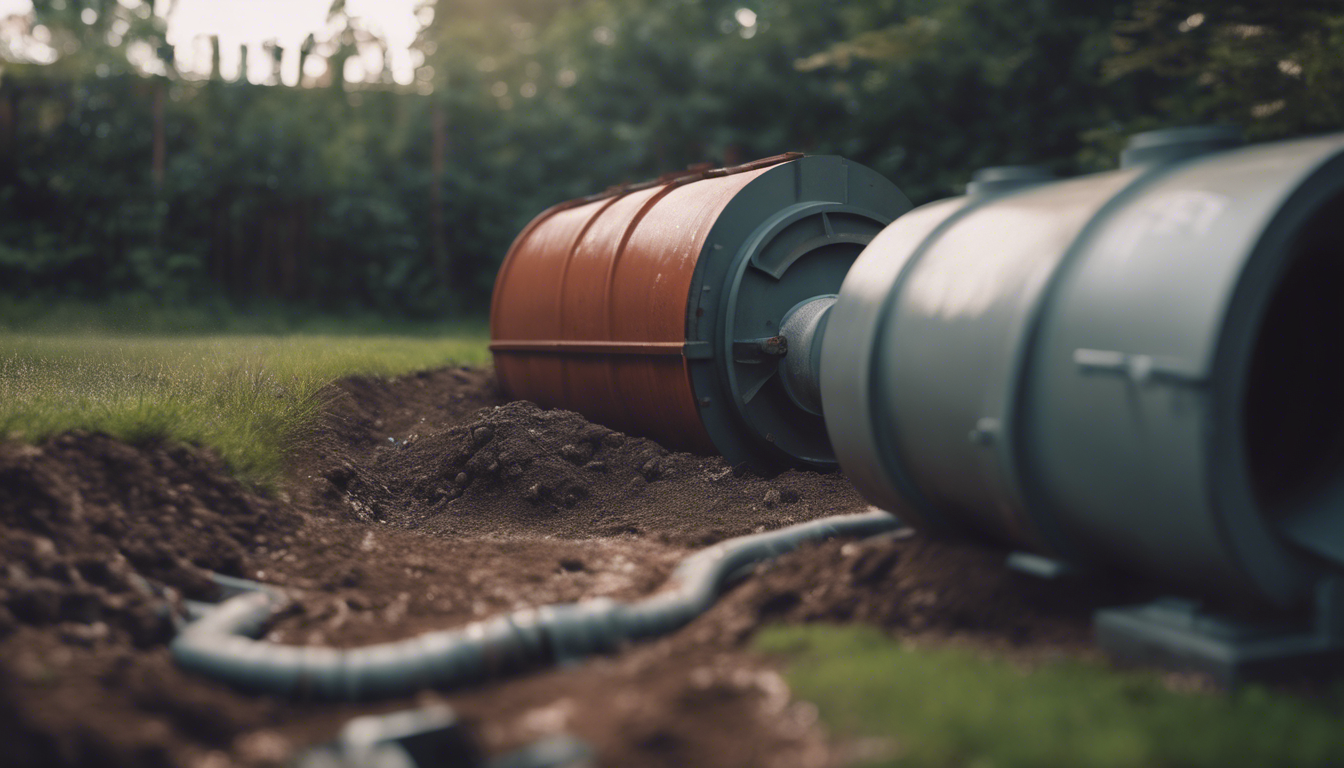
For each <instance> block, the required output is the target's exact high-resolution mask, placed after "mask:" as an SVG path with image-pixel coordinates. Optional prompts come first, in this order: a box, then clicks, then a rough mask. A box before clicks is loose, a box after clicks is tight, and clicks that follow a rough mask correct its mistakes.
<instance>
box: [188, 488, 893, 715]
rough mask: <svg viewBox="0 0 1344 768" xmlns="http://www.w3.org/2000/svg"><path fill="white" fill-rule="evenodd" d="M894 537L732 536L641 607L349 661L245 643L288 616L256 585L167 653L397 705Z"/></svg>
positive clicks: (561, 612)
mask: <svg viewBox="0 0 1344 768" xmlns="http://www.w3.org/2000/svg"><path fill="white" fill-rule="evenodd" d="M900 527H902V523H901V522H900V521H899V520H898V519H897V518H895V517H894V516H892V515H890V514H888V513H886V512H881V511H877V510H873V511H870V512H864V513H859V514H853V515H837V516H834V517H826V518H822V519H820V520H814V521H811V522H807V523H800V524H798V525H791V526H789V527H787V528H781V529H780V530H777V531H770V532H767V533H757V534H752V535H750V536H740V537H738V538H734V539H728V540H727V541H723V542H720V543H719V544H716V545H714V546H712V547H709V548H708V549H704V550H701V551H700V552H697V553H695V554H693V555H691V556H690V557H687V558H686V559H685V560H683V561H682V562H681V564H680V565H679V566H678V567H677V569H676V571H675V572H673V574H672V579H671V582H670V583H671V584H673V585H675V586H674V587H673V588H671V589H668V590H665V591H663V592H659V593H658V594H655V595H653V596H652V597H648V598H645V599H644V600H641V601H639V602H635V603H618V602H616V601H614V600H611V599H608V598H597V599H593V600H585V601H583V602H580V603H565V604H557V605H547V606H542V607H540V608H535V609H533V608H529V609H525V610H521V611H515V612H513V613H510V614H505V615H503V616H498V617H495V618H493V619H488V620H485V621H480V622H475V623H472V624H468V625H467V626H465V627H462V628H460V629H453V630H446V631H440V632H429V633H425V634H422V635H419V636H417V637H413V638H410V639H407V640H401V641H398V642H392V643H382V644H378V645H370V646H366V647H363V648H352V649H337V648H326V647H301V646H288V645H279V644H275V643H269V642H266V641H264V640H257V639H254V638H256V637H259V636H260V635H261V634H262V632H263V630H264V628H265V626H266V624H267V623H268V622H270V620H271V619H272V618H273V617H274V616H275V615H276V614H277V613H279V612H280V611H281V610H283V609H284V608H285V607H287V606H288V605H289V604H290V601H289V598H287V597H286V596H285V595H284V594H283V593H282V592H280V591H279V590H276V589H274V588H271V587H265V586H263V585H260V584H258V585H255V586H254V588H253V590H252V591H245V592H241V593H240V594H237V595H236V596H234V597H230V598H228V599H226V600H225V601H224V602H222V603H220V604H219V605H218V606H217V607H215V608H213V609H212V610H209V611H208V612H205V613H204V614H203V615H201V617H200V618H199V619H197V620H196V621H194V622H192V623H190V624H188V625H186V627H184V628H183V629H182V631H181V632H180V633H179V634H178V636H177V638H176V639H174V640H173V642H172V644H171V651H172V655H173V658H174V660H176V661H177V663H178V664H180V665H181V666H182V667H184V668H185V669H188V670H190V671H192V672H196V673H198V674H201V675H204V676H206V677H210V678H213V679H216V680H219V681H221V682H225V683H228V684H230V685H233V686H235V687H238V688H242V689H245V690H249V691H256V692H262V693H269V694H274V695H279V696H286V697H292V698H304V699H327V700H346V701H355V700H364V699H373V698H381V697H392V696H400V695H405V694H408V693H411V692H414V691H417V690H420V689H423V688H429V687H440V688H442V687H450V686H455V685H462V684H464V683H470V682H474V681H478V680H483V679H486V678H489V677H495V676H499V675H503V674H508V673H511V672H515V671H519V670H522V669H527V668H532V667H539V666H544V665H547V664H551V663H560V662H567V661H573V660H576V659H580V658H583V657H585V656H589V655H592V654H595V653H602V652H606V651H611V650H614V649H615V648H617V647H618V646H620V645H621V644H622V643H625V642H628V641H633V640H642V639H645V638H650V637H656V636H658V635H663V634H667V633H669V632H672V631H674V630H676V629H678V628H680V627H682V626H684V625H685V624H687V623H689V622H690V621H691V620H692V619H694V618H695V617H696V616H699V615H700V614H701V613H704V612H705V611H706V610H708V609H709V608H710V606H712V605H713V604H714V601H715V600H716V599H717V598H718V596H719V595H720V594H721V593H722V591H723V590H724V588H725V587H726V586H727V585H729V584H730V583H732V582H733V581H734V580H735V579H736V578H738V577H740V576H743V575H745V574H744V572H745V571H746V570H747V569H750V568H751V567H752V566H754V565H756V564H758V563H760V562H762V561H765V560H770V559H772V558H774V557H776V556H778V555H781V554H784V553H786V552H789V551H792V550H794V549H796V548H797V547H798V546H799V545H801V544H804V543H807V542H812V541H820V540H823V539H829V538H833V537H836V536H857V537H865V536H873V535H876V534H879V533H885V532H888V531H893V530H896V529H898V528H900ZM228 582H229V583H228V584H227V585H226V586H227V587H228V588H230V589H233V590H237V589H239V588H241V587H243V586H245V584H244V583H243V582H241V581H240V580H237V579H229V580H228Z"/></svg>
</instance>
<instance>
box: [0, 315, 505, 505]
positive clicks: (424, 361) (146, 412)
mask: <svg viewBox="0 0 1344 768" xmlns="http://www.w3.org/2000/svg"><path fill="white" fill-rule="evenodd" d="M487 340H488V334H487V331H486V329H485V327H484V325H483V324H472V325H460V326H447V327H440V328H438V329H436V330H434V331H433V332H427V333H417V334H415V335H404V336H378V335H371V334H369V333H367V332H361V333H356V334H355V335H326V334H297V335H282V336H268V335H253V334H221V335H200V336H184V335H179V334H173V335H143V334H129V335H128V334H108V333H105V332H93V333H88V332H85V333H60V332H49V331H44V330H43V331H29V330H23V331H16V330H8V331H6V330H0V435H2V436H4V437H8V438H17V439H22V440H29V441H38V440H41V439H43V438H45V437H47V436H49V435H52V434H56V433H59V432H62V431H65V430H68V429H72V428H76V427H79V428H83V429H88V430H94V431H101V432H106V433H108V434H111V435H114V436H116V437H119V438H122V439H124V440H128V441H131V442H138V441H144V440H148V439H153V438H162V437H171V438H175V439H178V440H183V441H186V442H191V443H196V444H200V445H208V446H210V447H212V448H214V449H215V450H217V451H219V452H220V454H221V455H222V456H223V457H224V459H225V460H226V461H228V463H229V465H230V467H231V469H232V471H233V472H234V473H235V474H237V475H238V476H239V477H241V478H243V479H245V480H249V481H251V482H255V483H259V484H263V485H265V484H269V483H271V482H273V481H274V480H275V479H276V478H277V477H278V475H279V472H280V471H281V467H282V461H283V457H284V453H285V448H286V446H287V444H288V441H290V440H291V439H293V437H294V436H295V435H296V434H298V433H299V430H300V428H301V427H302V426H304V425H305V424H307V423H310V422H309V420H310V419H311V418H312V417H313V416H314V415H315V413H316V412H317V410H318V408H319V407H320V406H321V398H320V393H321V391H322V389H323V387H324V386H325V385H327V384H328V383H330V382H331V381H333V380H334V379H337V378H339V377H343V376H348V375H352V374H376V375H384V376H387V375H396V374H401V373H407V372H410V371H414V370H424V369H428V368H436V367H440V366H444V365H450V364H464V365H482V364H485V363H487V362H488V361H489V352H488V351H487V350H486V344H487Z"/></svg>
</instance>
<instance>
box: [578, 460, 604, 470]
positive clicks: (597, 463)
mask: <svg viewBox="0 0 1344 768" xmlns="http://www.w3.org/2000/svg"><path fill="white" fill-rule="evenodd" d="M583 468H584V469H586V470H588V471H589V472H606V471H607V462H605V461H602V460H601V459H593V460H592V461H590V462H588V463H587V464H584V465H583Z"/></svg>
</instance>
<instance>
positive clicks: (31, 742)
mask: <svg viewBox="0 0 1344 768" xmlns="http://www.w3.org/2000/svg"><path fill="white" fill-rule="evenodd" d="M299 524H300V516H299V515H297V514H295V513H293V512H289V511H286V510H285V509H283V508H282V507H280V506H279V505H277V504H275V503H274V502H273V501H271V500H269V499H266V498H264V497H262V496H259V495H257V494H255V493H253V492H251V491H249V490H248V489H246V488H245V487H243V486H242V485H240V484H239V483H238V482H237V481H235V480H233V479H231V478H230V477H229V476H228V473H227V472H226V471H225V468H224V467H223V465H222V464H221V463H220V462H219V461H218V460H216V459H214V458H213V457H211V456H210V455H209V454H206V453H203V452H200V451H197V450H193V449H191V448H187V447H185V446H167V445H147V446H143V447H132V446H130V445H126V444H125V443H122V442H120V441H117V440H113V439H111V438H108V437H105V436H102V435H89V434H82V433H70V434H66V435H62V436H60V437H57V438H54V439H52V440H50V441H48V442H46V443H45V444H43V445H41V446H29V445H18V444H13V443H3V444H0V558H2V559H3V565H2V566H0V649H2V650H0V743H3V744H4V745H5V749H6V762H7V764H9V765H20V766H22V765H118V764H134V765H146V766H155V765H168V764H173V763H176V762H179V761H178V760H174V759H173V758H174V757H175V756H176V757H178V758H180V757H181V756H182V752H180V751H176V750H174V749H172V748H171V745H173V743H174V742H181V741H184V740H182V739H179V738H175V737H174V736H173V735H172V729H171V728H170V727H169V724H170V723H173V722H174V719H175V718H187V719H191V718H193V717H195V718H197V719H201V718H203V717H204V715H205V713H206V712H207V711H208V712H210V713H211V714H210V717H211V718H216V724H215V725H212V726H211V727H210V728H206V729H198V730H196V736H195V737H194V738H195V739H201V738H202V734H206V735H205V737H204V738H205V739H206V740H209V738H210V735H209V734H211V733H215V734H217V733H218V732H219V730H220V727H219V726H218V724H217V723H218V722H219V719H220V713H221V712H223V711H224V710H227V709H229V708H230V704H229V703H228V702H212V701H210V696H211V693H210V691H209V686H202V685H199V684H194V683H192V682H190V681H187V682H185V683H182V682H179V681H176V680H174V678H175V677H176V674H177V673H176V670H174V669H172V668H171V664H170V662H169V661H168V659H167V654H166V652H165V651H164V650H163V647H162V646H163V643H165V642H166V641H167V640H168V639H169V638H171V637H172V633H173V616H174V614H175V613H176V612H177V609H178V605H177V604H178V602H179V599H180V598H181V597H183V596H186V597H193V598H209V597H212V596H213V593H214V588H213V586H212V584H211V582H210V581H209V580H208V578H207V576H206V571H207V570H209V571H218V572H222V573H227V574H231V575H244V574H247V573H250V572H251V571H252V570H253V568H254V566H255V563H256V562H257V548H258V547H260V548H261V549H262V551H264V549H265V545H266V544H268V543H269V544H271V545H272V546H283V545H284V544H285V543H286V542H292V541H293V539H294V533H295V531H296V530H297V529H298V526H299ZM160 684H162V685H164V686H166V687H169V688H171V689H172V690H173V691H174V692H175V695H176V696H178V697H179V698H178V699H177V701H180V702H183V703H182V705H181V706H173V707H171V711H172V715H171V716H170V717H167V718H166V719H165V718H163V717H160V716H159V715H158V714H156V713H157V712H161V711H163V709H164V708H165V707H166V706H167V702H168V700H169V699H170V698H171V697H168V696H165V694H164V692H163V691H161V690H160V689H159V687H158V686H159V685H160ZM202 688H205V689H207V690H205V691H204V692H202V691H201V689H202ZM193 701H194V702H195V703H193ZM233 707H234V708H235V709H238V708H240V707H238V706H237V705H233ZM254 709H255V707H254ZM225 730H227V729H225ZM185 741H190V740H185Z"/></svg>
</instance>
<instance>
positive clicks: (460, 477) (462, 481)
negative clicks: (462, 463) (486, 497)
mask: <svg viewBox="0 0 1344 768" xmlns="http://www.w3.org/2000/svg"><path fill="white" fill-rule="evenodd" d="M453 482H454V483H457V484H458V486H464V485H466V484H467V483H470V482H471V475H468V474H467V473H466V472H458V473H457V477H455V478H453Z"/></svg>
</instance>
